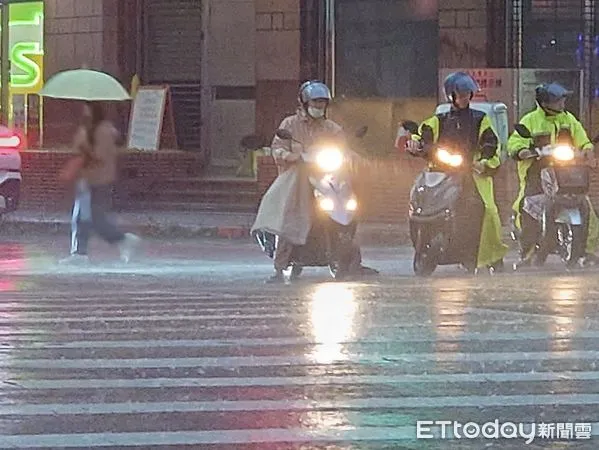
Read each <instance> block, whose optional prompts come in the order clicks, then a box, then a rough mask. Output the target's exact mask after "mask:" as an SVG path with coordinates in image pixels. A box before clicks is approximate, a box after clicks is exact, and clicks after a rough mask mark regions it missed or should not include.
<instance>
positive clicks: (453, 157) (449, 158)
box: [437, 148, 464, 167]
mask: <svg viewBox="0 0 599 450" xmlns="http://www.w3.org/2000/svg"><path fill="white" fill-rule="evenodd" d="M437 159H438V160H439V162H441V163H443V164H446V165H448V166H451V167H460V166H461V165H462V163H463V162H464V157H463V156H462V155H460V154H459V153H450V152H449V151H447V150H446V149H444V148H440V149H438V150H437Z"/></svg>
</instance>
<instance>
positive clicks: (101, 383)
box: [0, 372, 599, 390]
mask: <svg viewBox="0 0 599 450" xmlns="http://www.w3.org/2000/svg"><path fill="white" fill-rule="evenodd" d="M597 380H599V372H558V373H555V372H526V373H522V372H490V373H448V374H427V375H415V374H402V375H397V376H390V375H389V376H387V375H343V376H341V375H339V376H320V377H314V376H303V377H293V376H287V377H219V378H149V379H147V378H146V379H83V380H77V379H45V380H44V379H34V380H29V379H24V380H10V379H9V380H5V384H6V385H7V386H16V387H18V388H21V389H32V390H33V389H35V390H44V389H52V390H59V389H68V390H70V389H123V388H136V389H139V388H179V387H241V386H256V387H264V386H315V385H321V386H322V385H325V386H326V385H357V384H366V385H383V384H389V385H402V384H413V383H424V384H432V383H485V382H492V383H505V382H543V381H597ZM0 384H1V383H0Z"/></svg>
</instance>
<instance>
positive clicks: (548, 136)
mask: <svg viewBox="0 0 599 450" xmlns="http://www.w3.org/2000/svg"><path fill="white" fill-rule="evenodd" d="M535 93H536V100H537V104H538V106H537V108H536V109H535V110H534V111H532V112H530V113H528V114H526V115H524V116H523V117H522V119H521V120H520V123H521V124H522V125H524V126H526V128H528V130H529V131H530V134H531V135H532V138H524V137H522V136H520V135H519V134H518V133H517V132H514V133H513V134H512V135H511V136H510V138H509V140H508V153H509V154H510V156H511V157H513V158H514V159H516V161H517V162H518V163H517V165H518V178H519V180H520V189H519V192H518V197H517V198H516V201H515V202H514V204H513V206H512V208H513V210H514V225H515V227H516V228H517V229H518V230H519V232H520V233H519V234H520V238H519V241H520V247H521V254H520V258H521V259H520V262H519V263H518V265H528V264H529V263H530V260H531V256H532V255H533V254H534V250H535V246H536V244H537V240H538V235H539V233H540V225H539V223H538V222H537V221H536V220H535V219H534V218H533V217H531V216H530V215H529V214H528V213H526V212H525V211H523V210H522V208H523V206H524V198H525V197H526V196H530V195H536V194H541V193H542V192H543V191H542V187H541V169H542V163H541V161H539V160H537V159H536V158H533V157H530V154H529V153H530V151H529V149H530V148H531V145H532V146H533V147H535V148H542V147H544V146H546V145H552V144H556V143H561V144H568V145H571V146H573V147H575V148H578V149H581V150H588V151H591V152H592V151H593V144H592V142H591V141H590V140H589V138H588V136H587V133H586V132H585V130H584V128H583V126H582V124H581V123H580V122H579V121H578V120H577V119H576V117H574V115H573V114H571V113H569V112H568V111H566V109H565V104H566V98H567V96H568V95H569V94H570V92H569V91H568V90H566V89H565V88H564V87H563V86H561V85H559V84H558V83H549V84H542V85H539V86H537V88H536V92H535ZM589 207H590V214H589V224H588V234H587V242H586V253H587V254H586V255H585V260H586V262H589V263H596V262H597V257H596V256H595V255H594V254H593V253H594V252H595V251H596V249H597V244H598V243H599V221H598V220H597V215H596V213H595V211H594V210H593V207H592V205H590V204H589Z"/></svg>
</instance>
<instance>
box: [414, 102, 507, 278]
mask: <svg viewBox="0 0 599 450" xmlns="http://www.w3.org/2000/svg"><path fill="white" fill-rule="evenodd" d="M419 133H420V136H421V138H422V140H423V142H424V144H425V148H426V146H431V145H433V144H436V143H440V144H441V143H442V144H443V145H450V146H451V145H457V146H460V147H462V148H466V149H469V150H470V152H471V154H472V158H473V161H478V160H479V159H480V157H481V152H482V151H483V150H485V153H487V152H488V153H490V154H492V155H493V156H491V157H489V158H487V159H483V160H482V162H483V163H484V164H485V166H486V167H487V169H486V170H487V171H488V172H489V173H491V172H494V171H495V170H496V169H497V168H498V167H499V166H500V164H501V160H500V156H499V154H500V153H499V139H498V138H497V133H496V132H495V130H494V129H493V125H492V123H491V120H490V119H489V117H488V116H487V115H486V114H485V113H483V112H480V111H477V110H474V109H464V110H454V109H452V110H451V111H450V112H449V113H447V114H439V115H435V116H433V117H431V118H429V119H427V120H425V121H424V122H423V123H422V124H421V125H420V130H419ZM489 173H483V174H482V175H479V174H477V173H473V174H472V178H473V181H474V185H475V186H476V190H477V191H478V194H479V195H480V198H481V200H482V202H483V204H484V215H483V223H482V228H481V231H480V240H479V245H478V255H477V267H485V266H489V265H492V264H493V263H496V262H497V261H499V260H501V259H502V258H503V257H504V256H505V254H506V253H507V250H508V247H507V245H505V244H504V243H503V242H502V239H501V219H500V217H499V210H498V209H497V205H496V204H495V195H494V192H493V178H492V177H491V176H490V174H489Z"/></svg>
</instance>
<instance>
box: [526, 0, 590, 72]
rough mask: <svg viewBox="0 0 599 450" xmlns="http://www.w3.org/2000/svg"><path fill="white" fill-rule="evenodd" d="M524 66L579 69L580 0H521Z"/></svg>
mask: <svg viewBox="0 0 599 450" xmlns="http://www.w3.org/2000/svg"><path fill="white" fill-rule="evenodd" d="M522 4H523V27H522V33H523V45H522V63H523V66H524V67H525V68H553V69H582V68H583V67H584V61H583V42H584V40H583V32H584V16H583V14H582V13H583V6H584V0H524V1H523V2H522Z"/></svg>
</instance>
